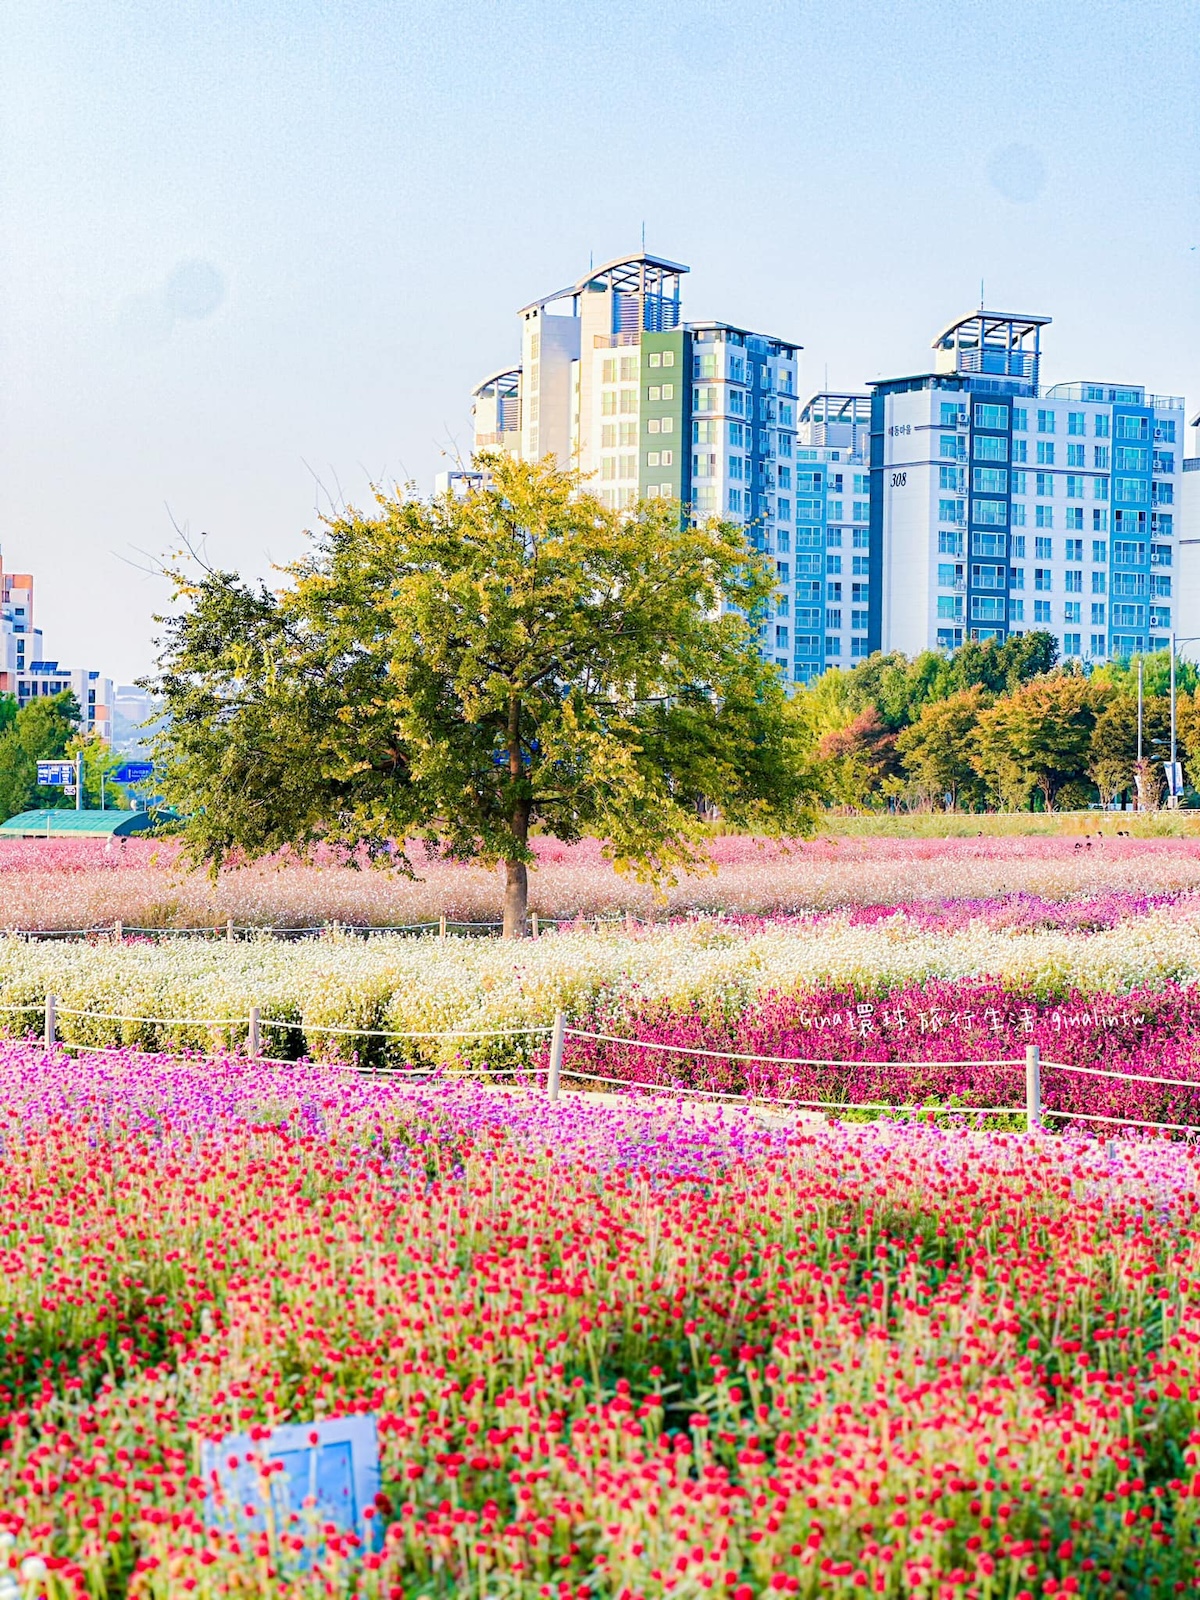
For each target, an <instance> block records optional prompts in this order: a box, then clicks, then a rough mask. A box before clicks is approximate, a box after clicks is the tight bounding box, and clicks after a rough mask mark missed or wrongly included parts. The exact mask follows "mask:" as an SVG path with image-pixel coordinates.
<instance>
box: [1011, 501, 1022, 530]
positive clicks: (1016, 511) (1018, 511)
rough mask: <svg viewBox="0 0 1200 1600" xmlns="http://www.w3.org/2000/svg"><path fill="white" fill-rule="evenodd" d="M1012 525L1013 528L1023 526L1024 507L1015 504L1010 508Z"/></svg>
mask: <svg viewBox="0 0 1200 1600" xmlns="http://www.w3.org/2000/svg"><path fill="white" fill-rule="evenodd" d="M1012 525H1013V527H1014V528H1023V527H1024V526H1025V507H1024V506H1023V505H1020V504H1018V503H1016V502H1014V504H1013V506H1012Z"/></svg>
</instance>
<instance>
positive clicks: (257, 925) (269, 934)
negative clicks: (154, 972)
mask: <svg viewBox="0 0 1200 1600" xmlns="http://www.w3.org/2000/svg"><path fill="white" fill-rule="evenodd" d="M654 926H657V923H656V922H655V921H654V920H653V919H651V918H649V917H645V916H639V915H637V914H636V913H634V912H632V911H620V912H610V913H603V914H601V915H598V916H597V915H593V914H587V913H584V912H582V911H579V912H576V913H575V914H574V915H573V916H567V917H544V916H542V915H541V914H540V913H537V912H532V913H530V916H529V927H530V932H531V933H532V935H533V937H534V938H535V939H537V938H539V937H540V936H541V934H542V932H543V931H544V930H546V929H550V928H577V927H590V928H594V929H595V930H596V931H599V930H600V929H601V928H609V927H612V928H616V927H623V928H624V929H625V931H626V932H627V933H632V932H633V931H634V929H635V928H648V927H654ZM463 929H466V930H468V931H471V932H480V933H487V934H492V933H495V934H500V933H502V932H503V930H504V923H503V920H502V919H500V918H495V919H489V920H487V921H471V920H470V919H468V918H465V917H436V918H431V919H429V920H427V921H424V922H386V923H381V922H342V921H339V920H336V919H335V920H334V921H332V922H319V923H317V922H314V923H303V924H298V925H296V926H292V925H290V924H286V923H264V922H237V923H235V922H234V921H233V920H232V918H231V919H230V920H228V921H227V922H225V923H223V924H220V923H218V924H215V925H209V924H203V925H200V924H198V925H196V926H194V927H188V928H164V927H158V928H142V927H134V926H133V925H132V924H127V923H125V922H122V921H121V920H120V919H119V918H117V919H116V920H114V921H113V922H97V923H93V924H92V926H91V927H88V928H16V927H10V928H5V929H0V936H6V937H8V938H10V939H29V940H35V939H109V940H111V941H113V942H114V943H119V942H120V941H121V940H122V939H126V938H146V939H157V938H165V939H201V940H204V939H207V940H210V941H213V940H221V939H224V940H226V941H227V942H229V943H230V944H232V943H235V942H237V941H238V940H240V939H246V940H252V939H255V938H270V939H298V938H315V937H319V936H321V935H326V934H353V935H355V936H362V937H366V938H370V937H371V936H372V935H373V934H389V933H415V934H436V935H437V936H438V937H439V938H442V939H444V938H446V936H447V935H448V934H450V933H453V932H457V931H461V930H463Z"/></svg>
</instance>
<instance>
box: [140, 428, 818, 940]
mask: <svg viewBox="0 0 1200 1600" xmlns="http://www.w3.org/2000/svg"><path fill="white" fill-rule="evenodd" d="M485 465H486V466H487V468H488V478H487V481H486V483H485V486H484V487H483V488H481V489H479V490H478V491H476V492H474V493H472V494H470V495H468V496H467V497H465V498H462V499H459V498H454V497H451V496H446V497H443V498H441V499H439V500H437V501H435V502H433V503H432V504H430V503H426V502H422V501H420V500H417V499H415V498H406V497H398V496H394V495H386V494H380V495H378V496H377V504H376V508H375V514H374V515H372V516H366V515H362V514H360V513H358V512H356V511H347V512H346V513H345V514H344V515H342V516H340V517H337V518H333V519H331V520H330V521H329V522H328V523H327V524H326V525H325V527H324V529H323V530H322V531H321V532H320V534H319V535H317V536H316V537H315V538H314V541H313V548H312V551H311V553H310V555H309V556H308V557H307V558H306V559H305V560H303V561H301V562H298V563H296V564H295V565H294V566H292V567H290V568H289V569H287V573H286V578H287V582H286V584H285V585H284V586H283V587H282V588H281V589H280V590H279V592H277V593H275V592H271V591H270V590H268V589H267V588H266V587H263V586H258V587H253V586H251V585H249V584H246V583H244V582H242V581H241V580H240V579H239V577H238V576H237V574H235V573H231V572H218V571H205V572H202V573H201V574H200V575H199V576H198V577H196V578H194V579H192V578H189V577H187V576H186V575H183V574H180V575H178V582H179V589H180V594H181V597H182V599H183V601H184V606H183V609H182V610H181V612H180V613H179V614H178V615H176V616H174V617H172V618H170V619H167V620H166V621H165V636H164V639H163V641H162V652H161V657H160V674H159V676H158V677H157V678H156V679H155V680H153V686H154V688H155V689H156V691H157V692H158V693H159V694H160V695H161V696H162V698H163V701H164V703H165V707H166V710H167V713H168V715H167V719H166V722H165V724H164V727H163V729H162V731H161V732H160V733H159V735H158V738H157V742H156V756H157V758H158V759H159V761H160V762H161V763H162V769H163V783H162V787H163V791H164V794H165V796H166V798H167V799H168V800H169V801H170V802H172V803H173V804H174V805H175V806H176V807H177V808H178V809H179V810H180V811H181V812H183V813H185V814H186V815H187V817H188V819H189V820H188V821H187V824H186V837H187V840H188V843H189V846H190V849H191V851H192V854H193V857H194V859H195V860H197V861H203V862H206V863H208V864H209V865H210V866H212V867H216V866H218V865H219V864H220V863H221V862H222V861H223V860H224V859H225V858H226V857H227V856H228V855H229V854H230V853H237V854H241V855H243V856H246V857H256V856H261V855H264V854H266V853H269V852H271V851H274V850H276V849H279V848H280V847H283V846H291V847H294V848H297V849H299V850H305V849H307V848H309V847H311V846H312V845H313V844H315V843H316V842H318V841H332V842H338V843H342V844H345V845H347V846H353V847H360V846H361V847H364V848H365V850H366V851H367V853H368V854H369V855H370V856H371V858H372V859H373V860H376V861H382V862H385V863H390V864H392V865H395V866H397V867H399V868H400V869H401V870H411V868H410V864H409V861H408V857H407V855H406V853H405V850H404V842H405V841H406V840H409V839H414V838H421V839H424V840H425V841H426V842H427V843H428V844H429V845H430V846H431V847H433V848H434V849H435V850H438V851H440V852H442V853H444V854H446V855H449V856H451V857H453V858H456V859H462V860H479V861H481V862H483V863H485V864H495V863H498V862H503V863H504V864H505V867H506V890H505V898H504V920H505V932H506V933H507V934H509V935H516V934H520V933H522V932H523V931H524V928H525V911H526V897H527V872H526V869H527V865H528V863H529V862H530V861H531V860H532V859H533V857H532V851H531V849H530V843H529V840H530V832H531V828H533V827H540V828H542V829H544V830H545V831H547V832H550V833H552V834H554V835H555V836H557V837H558V838H560V839H564V840H572V839H576V838H578V837H580V836H581V835H583V834H585V833H592V834H596V835H598V836H599V837H600V838H602V839H603V840H604V841H605V842H606V849H607V850H608V851H609V853H610V854H611V856H612V858H613V860H614V862H615V863H616V865H617V866H618V867H619V868H621V869H623V870H631V871H633V872H635V873H638V874H639V875H643V876H647V877H650V878H652V879H654V878H662V877H666V876H669V875H671V874H672V873H673V872H675V871H677V870H678V869H680V868H685V867H687V866H689V865H692V864H695V863H697V862H698V861H700V860H702V859H703V858H704V855H705V849H704V843H703V821H702V816H701V803H702V802H703V801H708V802H710V803H714V804H716V805H717V806H719V807H720V809H721V812H722V814H723V816H724V817H725V818H726V819H727V820H728V821H729V822H730V823H731V824H733V825H734V826H745V827H754V828H760V829H786V830H788V831H799V830H803V829H805V828H807V827H808V826H809V825H810V823H811V808H810V805H809V799H810V789H811V786H810V783H809V781H808V779H807V777H806V774H805V767H804V762H803V760H802V759H801V758H800V757H799V756H798V755H797V752H796V748H795V741H794V738H793V736H792V732H791V730H792V729H793V727H794V724H793V723H792V722H791V721H790V720H789V718H788V717H787V716H786V714H785V696H784V690H783V685H782V681H781V679H780V677H779V674H778V673H777V671H776V669H775V668H773V667H770V666H767V665H766V664H765V663H764V662H763V661H762V660H761V658H760V655H759V652H758V649H757V645H756V639H755V634H756V621H755V619H756V618H757V616H758V614H759V612H760V611H761V609H762V607H763V605H764V603H765V601H766V598H767V596H768V595H769V594H770V593H771V591H772V589H773V586H774V579H773V575H772V574H771V572H770V571H768V569H767V567H766V564H765V563H764V562H763V561H762V560H761V558H760V557H758V556H757V555H756V554H755V553H754V552H753V551H752V549H751V548H750V547H749V545H748V544H747V543H746V541H745V538H744V535H743V534H742V533H741V532H740V530H738V529H736V528H734V527H732V526H730V525H728V524H722V523H720V522H717V521H710V522H708V523H705V524H703V525H701V526H693V525H691V524H690V522H689V521H687V520H686V518H684V517H683V516H682V515H681V508H680V507H679V505H678V504H677V503H672V502H669V501H645V502H643V503H641V504H640V505H638V506H637V507H634V508H630V509H629V510H627V511H620V512H618V511H614V510H611V509H608V508H606V507H604V506H603V505H602V504H601V503H600V501H599V500H598V499H597V498H596V497H595V496H594V495H592V494H590V493H588V492H586V491H585V490H584V489H583V487H582V485H581V483H580V480H579V478H578V476H577V475H576V474H574V473H571V472H566V471H560V470H558V469H557V468H555V467H554V466H553V464H552V463H550V462H544V463H542V464H539V465H531V464H527V463H520V462H514V461H512V460H510V459H508V458H505V457H496V458H493V459H490V460H488V461H487V462H485ZM730 608H733V609H730Z"/></svg>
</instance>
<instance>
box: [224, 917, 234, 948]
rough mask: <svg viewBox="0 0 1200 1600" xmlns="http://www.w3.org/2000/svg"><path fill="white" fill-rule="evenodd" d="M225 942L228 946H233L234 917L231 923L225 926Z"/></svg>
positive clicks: (230, 920)
mask: <svg viewBox="0 0 1200 1600" xmlns="http://www.w3.org/2000/svg"><path fill="white" fill-rule="evenodd" d="M225 942H226V944H232V943H233V918H232V917H230V918H229V921H228V922H227V923H226V924H225Z"/></svg>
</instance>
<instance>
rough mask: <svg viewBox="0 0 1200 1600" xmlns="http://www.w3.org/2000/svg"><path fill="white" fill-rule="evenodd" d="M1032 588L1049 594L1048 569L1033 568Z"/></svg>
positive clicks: (1049, 574) (1049, 579)
mask: <svg viewBox="0 0 1200 1600" xmlns="http://www.w3.org/2000/svg"><path fill="white" fill-rule="evenodd" d="M1033 587H1034V588H1035V589H1041V590H1043V591H1044V592H1046V593H1049V591H1050V587H1051V572H1050V568H1049V567H1034V569H1033Z"/></svg>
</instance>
